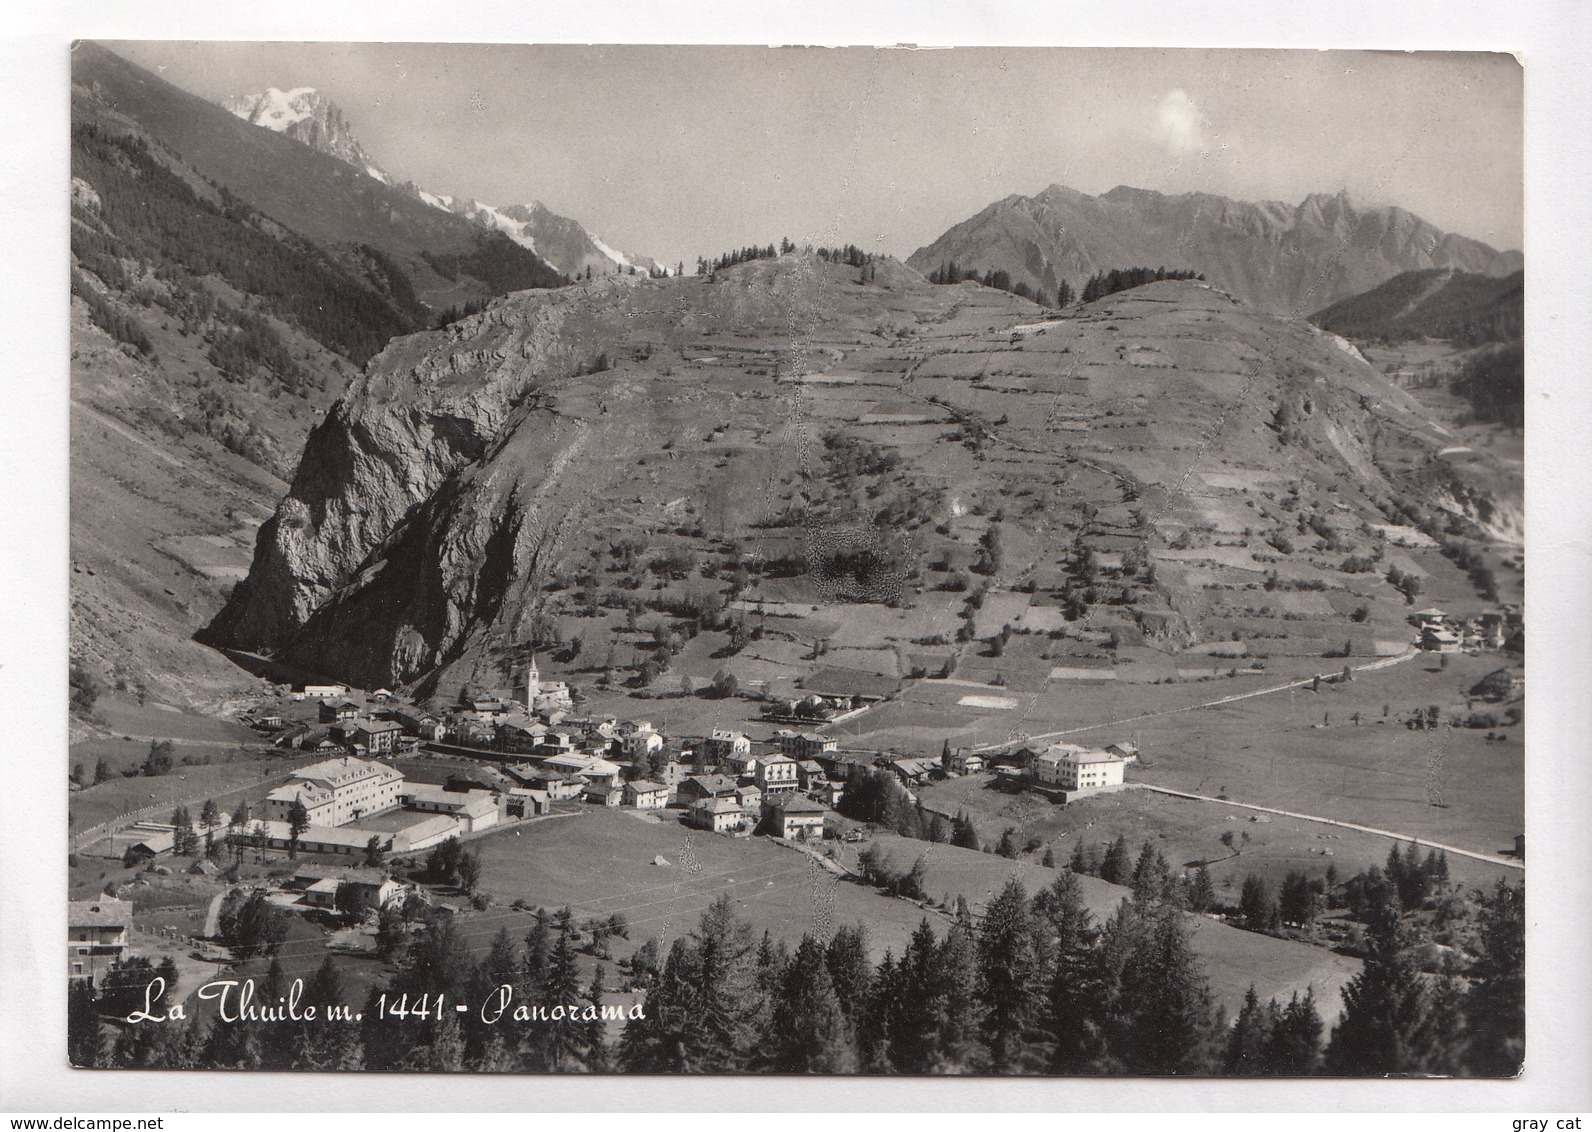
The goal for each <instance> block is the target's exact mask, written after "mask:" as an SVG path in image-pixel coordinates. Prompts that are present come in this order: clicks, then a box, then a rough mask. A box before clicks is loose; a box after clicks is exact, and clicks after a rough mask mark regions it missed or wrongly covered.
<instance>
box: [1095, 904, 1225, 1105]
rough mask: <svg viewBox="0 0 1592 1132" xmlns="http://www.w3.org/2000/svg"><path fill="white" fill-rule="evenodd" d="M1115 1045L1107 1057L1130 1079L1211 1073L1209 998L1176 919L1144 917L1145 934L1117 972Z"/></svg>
mask: <svg viewBox="0 0 1592 1132" xmlns="http://www.w3.org/2000/svg"><path fill="white" fill-rule="evenodd" d="M1121 985H1122V989H1121V996H1120V1003H1119V1010H1120V1015H1121V1022H1122V1027H1121V1031H1120V1040H1113V1041H1112V1043H1111V1048H1112V1053H1113V1054H1114V1055H1115V1056H1116V1057H1117V1058H1118V1059H1119V1060H1120V1061H1121V1062H1122V1063H1123V1064H1124V1065H1125V1066H1126V1067H1127V1068H1128V1069H1129V1070H1130V1071H1132V1072H1136V1073H1154V1074H1168V1073H1201V1072H1205V1071H1207V1070H1208V1069H1209V1068H1210V1067H1211V1061H1212V1054H1213V1052H1214V1051H1213V1050H1212V1048H1211V1043H1212V1040H1213V1038H1214V1032H1213V1015H1212V1006H1211V995H1210V990H1209V987H1208V986H1207V984H1206V981H1205V975H1204V972H1203V971H1202V970H1201V969H1200V966H1199V962H1198V960H1197V959H1196V958H1195V956H1194V950H1193V947H1192V946H1191V945H1190V943H1189V933H1188V929H1187V928H1186V927H1185V926H1184V924H1183V922H1182V913H1180V912H1178V911H1177V910H1176V909H1175V908H1171V907H1168V906H1166V905H1155V906H1152V907H1151V908H1150V909H1149V910H1147V911H1146V913H1145V930H1143V931H1142V932H1140V933H1138V939H1137V942H1136V946H1134V947H1133V949H1132V951H1131V952H1130V954H1129V956H1128V961H1127V963H1126V964H1125V965H1124V967H1123V972H1122V984H1121Z"/></svg>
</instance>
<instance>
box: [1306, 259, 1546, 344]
mask: <svg viewBox="0 0 1592 1132" xmlns="http://www.w3.org/2000/svg"><path fill="white" fill-rule="evenodd" d="M1525 318H1526V286H1525V272H1523V271H1517V272H1515V273H1514V274H1512V275H1506V276H1504V277H1502V278H1498V277H1496V276H1492V275H1476V274H1473V273H1471V272H1468V271H1451V270H1441V269H1432V270H1428V271H1406V272H1404V273H1403V274H1402V275H1396V276H1394V277H1393V278H1392V279H1389V280H1388V281H1387V282H1386V283H1383V284H1382V285H1381V286H1379V287H1375V288H1373V289H1372V290H1370V291H1367V292H1365V293H1364V294H1363V295H1355V296H1354V297H1352V298H1348V299H1344V300H1343V301H1342V302H1339V303H1334V304H1332V305H1331V306H1330V307H1327V308H1326V309H1325V310H1320V311H1317V312H1316V313H1315V314H1313V315H1311V316H1310V321H1311V322H1313V323H1315V324H1316V325H1317V326H1319V327H1321V328H1322V329H1323V330H1330V331H1332V332H1333V333H1334V334H1341V335H1343V336H1344V337H1345V338H1354V339H1379V340H1382V341H1386V342H1403V341H1408V340H1409V339H1412V338H1446V339H1448V340H1449V341H1451V342H1453V343H1454V344H1455V345H1456V346H1478V345H1482V344H1484V343H1492V342H1512V341H1516V340H1518V339H1519V338H1521V337H1522V336H1523V335H1524V334H1525Z"/></svg>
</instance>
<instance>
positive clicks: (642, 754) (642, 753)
mask: <svg viewBox="0 0 1592 1132" xmlns="http://www.w3.org/2000/svg"><path fill="white" fill-rule="evenodd" d="M619 749H620V751H621V752H622V753H623V754H624V756H625V758H627V759H630V760H631V761H632V762H634V761H635V760H637V759H644V758H647V757H648V756H650V755H652V754H653V752H655V751H661V750H663V736H662V735H659V734H658V733H657V732H656V731H654V730H653V729H652V724H650V723H647V724H643V725H642V726H640V727H638V728H636V729H635V730H634V731H632V732H630V734H628V735H626V736H624V737H623V738H622V739H621V740H620V741H619Z"/></svg>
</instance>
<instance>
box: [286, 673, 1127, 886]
mask: <svg viewBox="0 0 1592 1132" xmlns="http://www.w3.org/2000/svg"><path fill="white" fill-rule="evenodd" d="M857 680H858V678H857V676H856V674H854V673H841V674H840V675H838V676H836V677H835V678H834V679H833V680H827V678H825V677H824V676H823V674H822V672H820V673H819V674H818V675H816V676H814V677H812V678H809V679H808V680H807V681H805V685H804V687H805V690H806V696H805V698H804V699H802V700H800V701H792V702H791V703H789V704H785V705H781V706H782V707H783V708H784V712H783V714H782V715H781V718H783V719H785V720H787V721H788V722H789V723H790V724H793V725H794V726H783V727H779V728H778V729H776V730H774V731H773V732H772V734H771V735H769V736H768V738H766V739H763V740H753V739H752V738H750V737H749V736H748V735H746V734H745V733H743V732H741V731H735V730H729V729H724V728H715V729H713V730H711V731H709V732H708V733H707V734H706V735H703V736H700V737H689V738H685V737H669V736H665V735H664V734H662V733H661V732H660V731H659V730H658V729H657V728H656V727H654V726H653V724H652V723H651V722H649V721H647V720H618V719H581V718H576V717H575V716H574V714H573V703H572V700H571V695H570V690H569V687H568V685H566V684H562V683H553V682H546V681H543V680H542V679H541V676H540V673H539V672H538V670H537V667H536V663H535V660H534V658H533V659H532V661H531V665H530V669H529V671H528V672H527V674H526V679H525V686H524V691H523V695H520V696H515V697H511V696H509V695H508V694H503V693H497V694H491V695H466V696H463V697H461V700H460V703H459V704H458V705H456V706H455V707H454V708H453V709H452V710H450V711H448V712H446V713H444V714H443V715H441V716H436V715H432V714H430V713H428V712H425V711H423V710H421V709H418V708H411V707H408V706H404V705H399V704H397V703H396V702H395V701H394V699H393V697H392V696H391V694H390V693H388V692H386V691H384V690H377V691H375V692H372V693H369V695H368V696H366V697H363V699H364V700H365V701H366V702H365V703H359V702H356V697H355V695H354V694H353V693H351V692H350V691H349V689H347V688H346V687H343V686H341V685H312V686H307V687H305V689H304V690H303V692H302V693H298V694H297V695H299V696H301V697H302V698H304V699H312V700H316V701H319V723H320V725H321V726H322V727H323V728H326V729H327V730H326V733H325V734H324V735H321V734H319V733H318V732H316V731H315V730H314V729H310V728H303V729H302V730H298V731H297V732H296V734H292V733H287V732H284V734H283V735H282V736H281V737H280V738H279V742H281V741H287V742H289V743H296V744H298V745H301V746H302V745H305V743H306V741H307V742H308V744H309V748H308V749H311V750H314V751H316V752H317V753H322V754H332V755H334V756H335V757H333V758H329V759H326V760H325V761H323V762H321V763H317V764H316V765H315V766H313V767H307V768H305V769H304V770H303V771H301V772H299V773H298V774H296V775H295V776H294V777H293V778H292V779H291V780H290V781H289V782H288V783H286V784H284V785H283V786H280V787H278V788H277V789H276V790H275V791H273V792H272V794H271V796H270V797H269V798H268V800H267V807H266V814H265V817H264V819H263V822H262V823H261V824H262V826H263V829H262V830H261V833H262V834H263V837H262V844H265V845H268V846H271V847H281V846H282V845H285V844H286V840H287V838H288V837H289V836H290V833H291V831H290V830H289V829H288V827H287V825H286V817H287V810H288V808H289V807H291V806H293V804H294V803H295V802H296V803H298V804H300V805H303V806H304V807H305V809H306V811H307V812H308V813H309V817H310V827H311V828H310V830H309V831H305V832H301V833H300V835H299V839H298V845H299V847H300V848H302V849H307V850H311V851H317V852H329V853H340V854H349V855H351V854H354V853H362V852H365V851H366V843H367V840H368V838H369V836H370V831H369V829H367V828H366V827H367V824H368V821H369V819H370V818H371V817H373V816H375V815H380V814H385V813H387V812H388V811H390V810H395V809H402V810H405V811H409V812H410V813H411V814H412V815H413V816H414V817H416V819H417V822H416V824H413V825H409V826H406V827H404V828H401V829H393V830H391V831H390V832H387V831H385V830H384V831H383V834H382V837H381V846H382V849H383V851H384V852H406V851H412V850H415V849H422V848H425V847H427V846H428V845H431V844H435V843H436V842H437V841H439V840H442V839H443V838H445V837H447V836H454V835H457V834H461V833H473V832H476V831H478V830H481V829H485V828H488V827H489V826H490V825H491V824H493V823H495V822H497V821H502V820H519V819H524V818H530V817H534V816H539V815H543V814H546V813H549V812H550V811H551V808H552V807H553V806H554V805H557V804H559V803H585V804H591V805H597V806H602V807H605V808H628V809H634V810H640V811H656V810H663V809H666V808H668V807H671V806H673V807H676V808H678V809H681V810H683V811H684V815H683V818H684V821H685V822H686V823H687V824H689V825H691V826H694V827H697V828H700V829H705V830H711V831H713V832H716V833H732V834H750V833H753V832H766V833H770V834H773V835H776V836H780V837H788V838H796V839H805V838H811V837H815V836H817V837H821V836H823V833H824V828H825V816H826V814H827V813H828V812H829V811H830V810H832V809H834V808H835V807H837V806H838V805H839V803H840V800H841V798H842V797H843V796H844V793H845V788H846V782H847V780H848V779H849V778H850V777H851V775H852V774H853V773H854V772H855V771H856V770H857V768H859V767H869V768H873V767H878V768H882V769H886V770H889V771H890V772H891V773H893V774H895V775H896V776H897V777H898V778H899V780H900V781H901V782H902V784H903V785H905V786H906V787H907V788H908V789H911V788H913V787H915V786H919V785H922V784H923V783H926V782H928V781H929V780H931V779H935V778H944V777H947V776H950V775H967V774H980V773H984V772H986V771H988V770H991V769H994V770H997V771H1000V772H1002V773H1005V774H1007V775H1014V774H1015V775H1017V776H1018V777H1021V778H1023V779H1024V780H1025V781H1026V782H1028V783H1029V784H1031V785H1033V786H1035V787H1036V788H1038V789H1041V790H1046V791H1050V792H1059V793H1061V794H1064V795H1067V796H1072V795H1076V794H1080V793H1082V794H1087V793H1090V792H1093V791H1097V790H1101V789H1109V788H1111V787H1113V786H1120V785H1121V784H1122V774H1123V768H1124V767H1125V766H1126V765H1127V764H1128V763H1130V762H1132V761H1133V760H1134V758H1135V757H1136V754H1137V752H1136V750H1131V749H1127V748H1123V747H1117V746H1113V747H1109V748H1105V749H1102V750H1094V749H1086V748H1081V747H1073V746H1071V745H1068V744H1055V745H1052V746H1051V747H1048V748H1046V749H1045V750H1043V751H1030V750H1019V751H1010V750H1008V751H1005V752H1002V753H1001V754H999V755H996V754H993V753H992V754H990V755H989V756H986V755H984V754H981V753H979V752H977V751H971V750H966V749H959V750H954V751H953V750H951V749H950V748H949V747H947V749H946V750H945V751H944V752H943V753H942V755H941V756H940V757H939V758H918V757H900V756H894V755H887V754H880V753H876V752H854V751H841V750H839V744H838V741H837V740H836V739H835V738H833V737H831V736H828V735H824V734H822V733H820V732H817V731H813V730H807V729H805V728H810V727H812V726H813V723H814V722H815V721H816V720H817V719H820V718H824V717H827V716H829V715H831V714H833V713H834V712H836V711H842V710H846V709H855V708H856V706H857V705H858V704H859V703H863V704H866V703H867V702H868V701H869V700H871V699H882V698H885V697H887V696H888V695H890V694H891V693H892V691H893V690H894V684H893V682H892V681H890V680H887V679H885V678H883V677H880V678H878V681H877V683H878V686H877V687H874V686H867V687H859V685H858V682H857ZM256 722H261V721H260V720H256ZM278 722H279V721H278ZM422 742H424V743H430V744H442V745H444V746H445V747H446V746H458V747H464V748H470V749H472V750H475V751H480V752H482V753H485V752H490V760H491V761H492V762H494V763H496V764H497V766H498V776H499V777H500V779H501V781H502V786H501V788H500V789H495V790H487V789H482V790H479V791H468V790H453V789H446V788H443V787H438V786H427V785H416V784H408V783H405V781H404V778H403V775H402V774H401V773H399V772H398V771H396V770H394V769H393V768H392V767H391V766H389V765H387V764H385V763H382V762H380V761H379V759H378V758H377V757H376V756H377V755H378V754H381V753H385V752H392V751H402V750H404V749H406V748H408V747H410V746H414V745H418V744H419V743H422ZM1129 746H1130V747H1131V745H1129ZM427 821H434V822H435V828H433V826H432V825H431V824H427Z"/></svg>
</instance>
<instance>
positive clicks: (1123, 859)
mask: <svg viewBox="0 0 1592 1132" xmlns="http://www.w3.org/2000/svg"><path fill="white" fill-rule="evenodd" d="M1131 875H1132V874H1131V872H1130V866H1129V865H1128V839H1127V838H1126V837H1122V836H1118V837H1117V839H1116V840H1115V841H1113V842H1112V843H1111V848H1110V849H1108V850H1106V855H1105V859H1104V860H1103V861H1101V862H1100V879H1101V880H1104V881H1109V882H1110V883H1112V884H1127V883H1128V881H1129V880H1130V879H1131Z"/></svg>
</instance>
